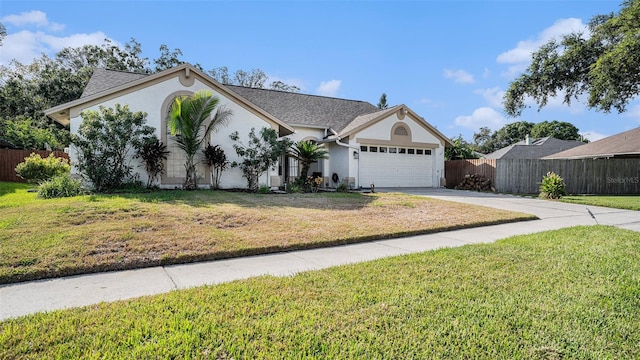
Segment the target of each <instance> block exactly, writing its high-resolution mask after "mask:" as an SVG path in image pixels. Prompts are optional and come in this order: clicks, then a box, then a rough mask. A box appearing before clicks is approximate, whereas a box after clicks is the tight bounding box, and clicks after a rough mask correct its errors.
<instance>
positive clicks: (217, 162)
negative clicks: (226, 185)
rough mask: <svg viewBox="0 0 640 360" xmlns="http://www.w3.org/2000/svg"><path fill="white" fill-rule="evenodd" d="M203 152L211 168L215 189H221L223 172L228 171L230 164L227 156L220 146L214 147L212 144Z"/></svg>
mask: <svg viewBox="0 0 640 360" xmlns="http://www.w3.org/2000/svg"><path fill="white" fill-rule="evenodd" d="M202 152H203V153H204V158H205V162H206V163H207V165H209V166H211V170H212V176H213V188H214V189H219V188H220V177H221V176H222V172H223V171H225V170H227V169H228V168H229V164H230V163H229V160H227V154H225V153H224V150H222V148H221V147H220V145H215V146H212V145H211V144H209V145H207V147H206V148H204V150H203V151H202Z"/></svg>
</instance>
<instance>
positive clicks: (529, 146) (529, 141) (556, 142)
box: [483, 136, 584, 159]
mask: <svg viewBox="0 0 640 360" xmlns="http://www.w3.org/2000/svg"><path fill="white" fill-rule="evenodd" d="M583 144H584V143H583V142H581V141H576V140H560V139H556V138H553V137H543V138H530V137H528V136H527V138H526V139H525V140H522V141H519V142H517V143H515V144H511V145H509V146H505V147H503V148H502V149H499V150H496V151H494V152H492V153H491V154H487V155H485V156H484V157H483V158H485V159H541V158H543V157H545V156H548V155H551V154H555V153H557V152H560V151H564V150H568V149H572V148H575V147H577V146H581V145H583Z"/></svg>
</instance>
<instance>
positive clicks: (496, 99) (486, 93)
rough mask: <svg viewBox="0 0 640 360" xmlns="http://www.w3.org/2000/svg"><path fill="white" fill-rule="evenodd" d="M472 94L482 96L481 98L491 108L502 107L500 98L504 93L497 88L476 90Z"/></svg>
mask: <svg viewBox="0 0 640 360" xmlns="http://www.w3.org/2000/svg"><path fill="white" fill-rule="evenodd" d="M473 92H474V93H476V94H480V95H482V97H483V98H484V99H485V100H486V101H487V103H489V105H491V106H492V107H498V108H501V107H502V98H503V97H504V93H505V91H504V90H502V89H500V88H499V87H497V86H496V87H492V88H489V89H477V90H474V91H473Z"/></svg>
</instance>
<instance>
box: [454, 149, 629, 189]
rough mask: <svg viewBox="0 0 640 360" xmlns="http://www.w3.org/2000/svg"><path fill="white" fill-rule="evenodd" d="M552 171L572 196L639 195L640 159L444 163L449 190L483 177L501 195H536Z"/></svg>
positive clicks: (506, 160) (515, 160) (484, 160)
mask: <svg viewBox="0 0 640 360" xmlns="http://www.w3.org/2000/svg"><path fill="white" fill-rule="evenodd" d="M457 162H460V163H459V164H458V163H457ZM464 162H467V164H464ZM451 163H453V164H451ZM490 167H493V171H494V172H493V174H492V175H491V176H490V175H487V174H491V171H490V170H488V168H490ZM450 169H451V170H450ZM449 171H450V172H449ZM481 171H485V172H484V173H483V172H481ZM549 171H553V172H555V173H556V174H558V175H560V176H561V177H562V178H563V179H564V182H565V184H566V189H567V192H568V193H570V194H604V195H607V194H610V195H618V194H640V158H627V159H624V158H621V159H616V158H611V159H571V160H569V159H550V160H546V159H500V160H488V159H480V160H453V161H447V162H445V177H446V179H447V187H449V188H453V187H455V186H456V185H458V184H459V183H460V182H461V181H462V179H464V176H465V175H470V174H481V175H485V176H486V177H487V178H489V179H491V182H492V184H494V187H495V189H496V191H498V192H502V193H514V194H537V193H538V192H539V185H538V183H539V182H540V181H542V178H543V177H544V176H545V175H546V174H547V172H549Z"/></svg>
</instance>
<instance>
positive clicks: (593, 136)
mask: <svg viewBox="0 0 640 360" xmlns="http://www.w3.org/2000/svg"><path fill="white" fill-rule="evenodd" d="M580 135H582V136H584V137H585V138H587V139H589V141H597V140H600V139H604V138H606V137H608V136H609V135H604V134H601V133H599V132H597V131H581V132H580Z"/></svg>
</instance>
